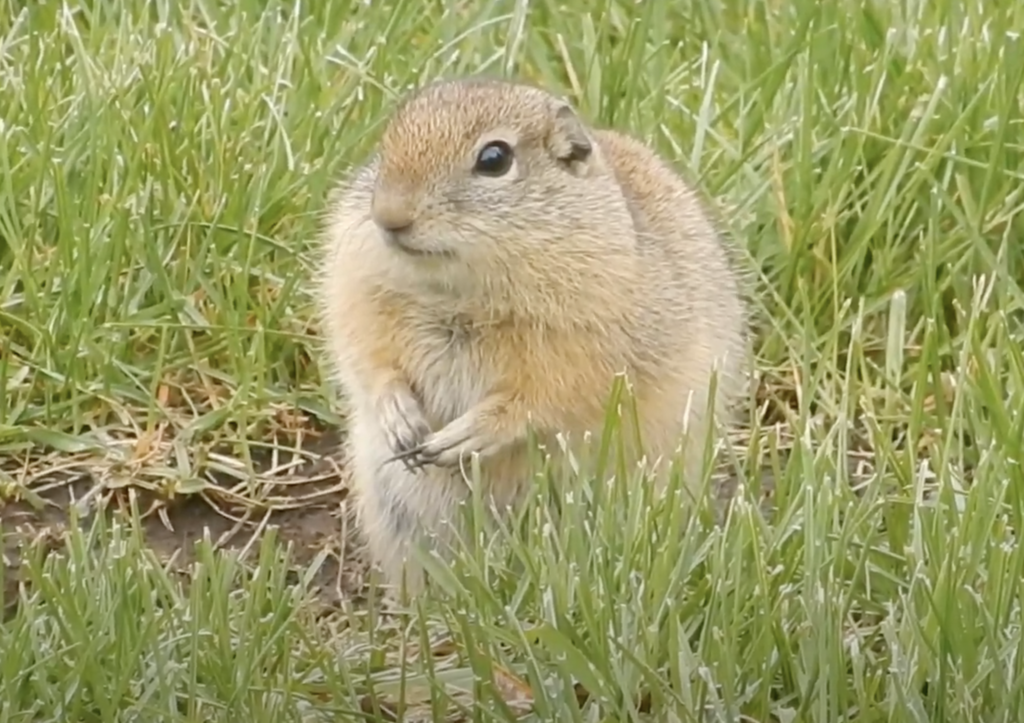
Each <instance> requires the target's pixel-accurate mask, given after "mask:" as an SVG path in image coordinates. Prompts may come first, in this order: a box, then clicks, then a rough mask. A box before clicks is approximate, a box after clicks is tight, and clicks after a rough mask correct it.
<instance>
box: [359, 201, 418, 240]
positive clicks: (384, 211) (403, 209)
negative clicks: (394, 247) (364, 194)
mask: <svg viewBox="0 0 1024 723" xmlns="http://www.w3.org/2000/svg"><path fill="white" fill-rule="evenodd" d="M370 212H371V214H372V215H373V222H374V223H376V224H377V225H378V226H380V227H381V228H382V229H384V230H385V231H389V232H391V233H398V232H400V231H404V230H405V229H407V228H409V227H410V226H412V222H413V220H414V219H413V212H412V208H411V204H410V203H409V202H408V201H407V200H406V199H404V198H401V197H399V196H395V195H392V194H384V193H378V194H375V195H374V197H373V203H372V205H371V209H370Z"/></svg>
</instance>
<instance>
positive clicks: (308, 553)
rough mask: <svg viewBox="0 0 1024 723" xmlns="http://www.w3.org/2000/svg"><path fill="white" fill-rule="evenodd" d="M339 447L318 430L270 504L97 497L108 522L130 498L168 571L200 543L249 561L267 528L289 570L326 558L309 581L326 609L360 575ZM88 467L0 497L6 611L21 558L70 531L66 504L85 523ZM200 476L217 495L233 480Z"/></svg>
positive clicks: (353, 588) (108, 492) (120, 493)
mask: <svg viewBox="0 0 1024 723" xmlns="http://www.w3.org/2000/svg"><path fill="white" fill-rule="evenodd" d="M338 442H339V438H338V435H337V434H332V433H325V434H322V435H320V436H319V437H318V438H316V439H315V440H314V441H312V442H311V443H309V444H307V445H306V446H305V448H304V449H303V450H302V458H303V461H302V462H301V463H299V464H296V465H292V466H290V467H289V470H288V475H287V479H286V480H283V481H282V483H281V484H279V485H277V486H275V489H274V490H273V494H274V498H273V503H272V504H270V505H263V506H260V505H239V504H237V501H235V502H236V503H234V504H231V503H230V502H231V495H230V494H228V495H225V496H224V497H221V499H218V497H220V495H218V494H216V492H217V487H216V486H212V487H211V488H210V489H207V490H206V491H205V492H204V493H203V494H182V495H178V496H176V498H175V499H174V500H172V501H167V500H166V499H161V498H160V497H159V496H158V495H156V494H154V493H153V492H150V491H147V490H145V489H140V488H131V491H130V492H129V488H127V487H123V488H113V489H110V488H107V489H105V490H104V493H105V494H104V497H105V498H106V499H107V500H108V503H107V505H106V506H105V508H106V509H107V510H108V512H107V514H108V515H109V514H115V515H119V516H120V517H121V519H126V518H127V513H128V511H129V509H130V508H131V504H129V500H133V501H134V506H135V509H137V510H140V512H142V511H145V512H143V513H142V514H141V517H142V533H143V536H144V539H145V540H146V542H147V544H148V545H149V546H150V547H151V548H152V550H153V551H154V552H155V553H156V555H157V556H158V558H159V559H161V560H162V561H164V562H165V563H166V564H167V565H168V566H169V567H170V568H171V569H175V570H184V569H185V568H187V567H188V566H189V564H190V562H191V561H192V560H193V559H194V545H195V543H196V542H197V541H199V540H201V539H203V538H204V537H205V538H206V539H209V540H210V541H212V542H214V543H215V544H216V546H217V547H218V548H220V549H230V550H244V551H245V553H246V554H247V555H254V554H256V551H258V547H259V546H258V542H259V540H260V538H261V537H262V535H264V534H266V531H267V530H269V529H272V528H276V533H277V536H278V541H279V543H284V544H289V543H290V545H291V560H292V562H293V564H294V565H295V566H296V567H305V566H307V565H308V564H309V563H310V562H311V561H312V560H313V559H314V558H315V557H316V556H317V555H318V554H320V553H321V552H323V551H326V552H327V558H326V560H325V561H324V563H323V564H322V565H321V566H320V568H319V570H318V573H317V575H316V578H315V580H314V584H315V586H316V592H317V595H318V598H319V600H320V602H321V603H322V604H323V605H325V606H327V607H328V608H333V607H336V606H337V605H338V604H339V603H340V602H341V601H342V600H345V599H350V600H351V599H358V598H361V597H362V596H363V593H364V591H365V582H364V580H365V573H366V569H367V566H366V564H365V561H364V560H363V558H362V556H361V554H360V549H359V545H358V540H357V538H356V535H355V533H354V525H353V522H352V518H351V513H350V512H349V510H348V507H347V505H346V488H345V484H344V479H343V478H342V477H343V472H342V470H341V469H340V467H339V465H338V464H337V450H338V448H339V444H338ZM253 464H254V467H255V468H256V469H257V471H258V472H260V473H263V472H266V471H267V470H268V469H270V467H271V460H270V459H265V460H254V462H253ZM88 469H89V466H88V465H85V464H83V465H80V466H77V467H74V468H73V470H74V471H73V472H71V473H68V472H67V470H64V474H63V475H61V474H60V473H59V472H54V474H53V477H52V478H51V479H47V478H45V477H44V478H43V479H39V478H38V477H37V478H36V479H35V480H34V481H33V484H32V485H31V486H30V487H28V488H27V489H28V490H29V491H30V494H28V495H26V494H22V496H21V499H18V500H16V501H13V502H11V501H6V502H5V501H4V500H3V499H2V498H0V531H2V546H0V552H2V555H3V560H2V562H3V565H4V571H3V581H4V590H3V598H2V599H3V600H4V604H5V607H9V606H11V605H13V604H15V603H16V601H17V598H18V590H19V587H20V584H21V575H20V567H21V560H22V559H23V558H24V557H25V555H26V554H28V553H29V551H30V550H33V549H38V547H39V546H41V547H42V551H43V554H49V553H50V552H53V551H56V550H59V549H60V548H61V546H62V544H63V543H62V540H63V537H64V533H65V532H66V531H67V530H68V527H69V525H70V524H72V519H71V515H70V514H69V511H70V510H71V508H72V506H75V507H77V508H78V509H83V508H84V509H83V513H82V514H81V515H80V516H79V517H80V521H79V524H80V525H88V524H89V522H90V520H91V519H92V515H93V514H95V510H96V505H95V504H94V503H95V501H96V499H97V498H98V497H99V495H97V494H96V492H97V489H100V488H101V487H102V485H101V484H100V483H99V482H98V478H102V477H103V475H102V474H96V473H89V472H88V471H87V470H88ZM209 477H210V478H211V479H212V480H213V481H214V482H220V483H221V484H222V489H224V490H230V488H231V485H232V484H235V485H237V484H238V480H237V478H236V479H227V478H224V479H217V477H218V475H217V474H215V473H211V474H209ZM211 493H212V494H211ZM89 500H91V501H92V502H91V503H90V502H89ZM225 500H228V502H227V503H226V502H225ZM289 506H290V507H291V508H290V509H289ZM268 507H273V508H275V509H268Z"/></svg>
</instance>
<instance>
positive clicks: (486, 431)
mask: <svg viewBox="0 0 1024 723" xmlns="http://www.w3.org/2000/svg"><path fill="white" fill-rule="evenodd" d="M329 208H330V212H329V216H328V219H327V222H326V228H325V233H324V240H325V256H324V263H323V267H322V273H321V277H320V286H319V305H320V312H321V314H322V320H323V328H324V334H325V337H326V344H327V348H328V352H329V356H330V357H331V362H332V364H333V367H334V371H335V373H336V377H337V380H338V382H340V386H341V387H342V391H343V394H344V396H345V397H346V398H347V402H348V406H347V411H348V414H349V416H348V421H349V428H348V435H347V444H348V455H349V463H350V464H352V465H353V470H352V472H353V480H354V481H353V486H354V489H353V492H354V498H355V501H356V508H357V512H358V517H359V520H360V522H361V527H362V529H363V531H364V533H365V536H366V540H367V543H368V546H369V552H370V553H371V555H372V557H373V558H374V559H375V560H376V561H377V562H378V563H380V565H381V567H382V569H383V571H384V573H385V577H386V578H387V579H388V580H389V581H391V582H398V580H399V579H400V576H401V574H402V572H403V571H405V572H406V573H408V574H409V579H408V580H407V583H408V584H410V585H412V586H413V587H416V586H418V585H420V584H421V583H422V578H421V577H418V576H420V575H422V573H421V572H420V571H418V570H416V569H415V568H414V566H413V565H409V566H408V567H406V565H405V563H404V560H405V558H406V555H407V553H408V549H409V546H410V545H411V544H414V543H417V542H421V541H422V538H423V533H424V532H431V533H435V534H436V533H440V532H442V531H443V528H444V527H445V525H446V524H447V523H448V521H450V520H451V519H453V518H452V517H451V516H452V513H453V512H454V511H455V510H456V508H457V506H458V502H459V500H460V499H463V498H464V497H465V496H466V495H467V493H468V486H467V484H466V481H465V479H464V478H463V477H462V475H463V474H464V470H465V468H466V465H460V461H461V460H462V459H463V455H465V454H466V453H474V452H475V453H478V456H479V463H480V469H481V471H482V474H483V477H484V479H485V480H486V484H487V485H488V486H489V487H488V489H489V490H490V491H491V493H492V494H493V495H494V498H495V499H496V501H497V502H498V503H502V502H505V503H508V502H513V501H514V500H515V498H516V497H517V496H518V494H519V493H520V491H521V490H522V485H523V484H525V483H526V481H527V480H526V477H527V464H528V456H527V454H526V452H527V442H526V440H527V434H528V429H529V428H531V425H532V429H533V430H534V432H535V438H536V439H538V440H540V441H542V442H543V440H545V439H548V440H553V438H554V436H555V435H557V434H562V435H563V438H565V435H568V439H569V440H570V441H571V443H579V441H580V440H581V439H582V437H583V436H584V435H585V434H586V433H591V434H592V435H596V436H599V435H600V433H601V429H602V425H603V423H604V420H605V415H606V408H607V407H606V401H607V399H608V394H609V392H610V391H611V389H612V385H613V380H614V379H615V377H616V375H623V374H624V375H625V376H626V378H628V379H629V381H630V384H631V388H632V393H633V395H634V399H635V402H636V407H637V410H638V414H639V420H640V425H641V428H640V431H641V434H642V442H643V445H644V451H645V453H646V458H647V459H648V460H653V459H657V458H663V459H664V458H667V457H670V456H672V455H673V454H674V453H675V452H676V451H677V450H679V448H680V445H681V443H682V440H683V438H684V434H683V432H684V426H686V425H688V428H689V430H690V432H691V436H690V437H689V439H691V440H693V439H699V441H700V443H701V444H703V441H704V432H705V430H706V428H707V424H708V420H707V419H706V416H707V415H706V414H705V410H706V408H707V402H708V391H709V384H710V382H711V379H712V369H713V368H714V369H717V374H718V381H717V389H718V393H717V395H716V400H715V403H716V406H717V407H718V408H719V409H721V410H724V409H726V408H727V407H728V405H729V403H730V402H731V401H733V400H734V399H735V398H736V397H737V395H738V392H739V390H740V388H741V387H740V380H741V378H742V372H743V365H744V359H745V347H746V331H745V314H744V304H743V302H742V300H741V289H740V285H739V283H738V276H737V275H736V274H735V273H734V271H733V270H732V267H731V264H730V259H729V254H728V252H727V249H726V247H725V246H724V244H723V240H722V239H721V237H720V236H719V234H718V233H717V232H716V229H715V228H714V226H713V224H712V223H711V221H710V220H709V217H708V215H707V213H706V211H705V210H704V209H703V208H702V205H701V203H700V201H699V199H698V197H697V196H696V195H695V193H694V191H693V190H692V189H691V188H690V187H688V186H687V185H686V184H685V183H684V182H683V181H682V180H681V178H680V177H679V176H677V174H676V173H675V172H673V171H672V170H671V169H670V168H669V166H668V165H666V164H665V163H664V162H663V161H662V160H661V159H660V158H659V157H658V156H656V155H655V154H654V153H653V152H652V151H651V150H649V149H648V148H647V147H646V146H645V145H643V144H642V143H640V142H639V141H637V140H634V139H632V138H629V137H627V136H625V135H623V134H620V133H618V132H615V131H611V130H598V129H595V128H592V127H590V126H589V125H587V124H586V123H585V122H583V121H582V120H581V118H580V116H579V115H578V114H577V113H576V111H575V110H574V109H573V108H572V107H571V106H570V105H569V104H568V103H567V102H566V101H564V100H562V99H560V98H557V97H555V96H554V95H552V94H550V93H548V92H546V91H544V90H541V89H539V88H536V87H532V86H528V85H525V84H520V83H512V82H506V81H500V80H490V79H477V78H471V79H459V80H446V81H440V82H436V83H433V84H430V85H427V86H425V87H423V88H421V89H419V90H418V91H415V92H413V93H411V94H410V95H409V96H407V97H406V98H405V99H403V100H402V101H401V103H400V104H399V105H398V107H397V109H396V110H395V111H394V114H393V115H392V117H391V118H390V120H389V122H388V123H387V125H386V127H385V128H384V131H383V135H382V137H381V138H380V141H379V145H378V148H377V151H376V153H375V154H374V155H373V157H372V158H371V159H370V160H369V161H368V162H367V163H366V164H365V165H363V166H361V167H359V168H358V169H356V170H355V171H354V172H353V173H352V174H351V175H350V176H349V177H348V179H347V180H346V181H344V182H343V183H342V184H341V185H340V186H339V187H338V188H337V189H336V191H335V192H334V194H333V197H332V199H331V201H330V203H329ZM687 415H689V416H688V421H687ZM547 446H548V448H549V449H554V448H555V446H556V445H555V444H554V443H549V444H548V445H547ZM467 456H468V455H467ZM396 457H401V459H396ZM690 458H691V460H696V457H695V455H694V454H691V455H690ZM696 461H697V462H699V460H696ZM687 467H688V468H689V469H693V462H692V461H691V463H690V464H688V465H687Z"/></svg>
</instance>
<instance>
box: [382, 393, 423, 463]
mask: <svg viewBox="0 0 1024 723" xmlns="http://www.w3.org/2000/svg"><path fill="white" fill-rule="evenodd" d="M377 413H378V414H379V415H380V423H381V426H382V427H383V429H384V436H385V438H386V439H387V442H388V446H389V447H390V448H391V451H392V452H394V453H395V456H394V457H392V458H391V459H392V460H395V459H404V457H403V455H406V454H408V453H409V452H410V451H411V450H414V449H416V448H417V447H419V446H420V444H421V443H422V442H423V441H424V440H425V438H426V437H427V436H428V435H429V434H430V425H429V424H428V423H427V420H426V417H424V416H423V410H422V409H421V408H420V405H419V402H417V401H416V398H415V397H414V396H413V394H412V392H411V391H409V390H407V389H395V390H392V391H390V393H388V394H385V395H384V396H383V397H381V399H380V401H379V402H378V404H377ZM406 467H408V468H410V469H412V465H411V464H410V463H408V462H406Z"/></svg>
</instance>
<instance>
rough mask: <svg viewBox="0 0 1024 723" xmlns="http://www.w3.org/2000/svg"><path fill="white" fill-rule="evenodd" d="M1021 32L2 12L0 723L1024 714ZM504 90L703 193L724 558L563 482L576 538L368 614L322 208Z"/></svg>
mask: <svg viewBox="0 0 1024 723" xmlns="http://www.w3.org/2000/svg"><path fill="white" fill-rule="evenodd" d="M587 8H592V10H591V11H590V12H591V14H590V15H589V16H588V15H585V14H584V13H585V12H586V11H587ZM1022 32H1024V4H1021V3H1016V2H1009V0H990V1H989V2H986V3H974V2H969V3H954V2H951V0H936V1H935V2H930V3H921V2H911V1H910V0H897V1H896V2H893V1H890V0H886V1H884V2H883V1H882V0H867V2H854V0H834V1H833V2H818V1H817V0H792V1H791V2H786V3H781V2H768V3H764V2H753V1H751V0H721V1H720V2H715V3H695V4H692V6H687V5H686V4H681V3H668V2H664V3H656V2H645V3H634V2H630V1H629V0H605V1H604V2H601V3H598V4H594V5H587V4H585V3H582V2H570V1H568V0H567V1H566V2H561V3H556V2H549V1H546V0H535V1H534V2H509V1H508V0H496V1H494V2H456V3H442V2H428V3H412V2H403V1H402V0H398V1H396V2H372V3H371V2H350V1H347V0H346V1H341V0H339V1H338V2H335V3H328V2H324V3H319V4H317V3H314V2H306V3H303V2H301V0H296V1H295V2H278V1H276V0H237V1H236V2H232V3H228V2H218V1H216V0H190V1H189V2H184V3H171V2H166V1H165V0H156V1H154V2H148V1H145V0H119V1H116V2H115V1H114V0H91V1H83V2H71V1H70V0H67V1H65V2H52V1H47V2H43V1H39V2H33V3H23V2H18V0H0V99H2V100H0V136H2V138H3V142H2V143H0V524H2V525H3V534H4V545H3V555H4V565H3V566H0V575H2V576H3V581H4V585H3V586H0V589H2V590H3V595H4V610H5V618H4V622H3V624H2V626H0V701H2V703H0V723H10V722H14V721H44V720H61V721H64V720H67V721H241V720H246V721H253V722H256V721H259V722H262V721H300V720H302V721H319V720H360V719H365V720H409V721H411V720H443V719H445V718H444V716H449V717H448V718H447V719H448V720H476V721H505V720H513V719H515V718H516V716H525V717H526V719H527V720H530V719H532V720H558V721H595V722H596V721H620V720H621V721H641V720H650V721H711V720H713V721H759V722H767V721H776V722H777V723H795V722H797V721H815V722H824V721H842V720H858V721H868V722H870V721H920V722H922V723H923V722H924V721H982V720H984V721H1018V720H1020V711H1021V710H1024V659H1022V656H1024V631H1022V613H1021V603H1022V599H1024V551H1022V548H1021V544H1020V540H1019V533H1018V531H1019V530H1021V529H1022V527H1024V470H1022V462H1024V413H1022V410H1024V321H1022V318H1024V291H1022V284H1024V245H1022V243H1021V239H1022V234H1024V216H1022V214H1021V209H1022V207H1024V190H1022V189H1024V162H1022V161H1024V145H1022V143H1021V138H1022V137H1024V120H1022V119H1024V108H1022V105H1024V88H1022V85H1021V78H1022V74H1024V39H1022ZM479 71H488V72H492V73H498V74H514V75H517V76H520V77H523V78H527V79H530V80H533V81H535V82H539V83H543V84H545V85H548V86H549V87H552V88H554V89H557V90H560V91H562V92H564V93H566V94H567V95H568V96H570V97H571V98H572V99H573V100H574V101H575V102H576V103H577V104H578V105H579V106H580V107H581V109H582V111H583V113H584V114H585V115H586V116H588V117H589V118H591V119H593V120H594V121H595V122H598V123H600V124H603V125H609V126H614V127H618V128H621V129H626V130H629V131H631V132H633V133H634V134H636V135H638V136H640V137H642V138H644V139H645V140H647V141H649V142H650V143H651V144H653V145H654V146H656V147H657V148H658V149H659V150H660V151H662V152H663V153H664V154H666V156H668V157H670V158H671V159H672V160H673V162H675V163H676V165H677V167H678V168H679V169H680V171H681V172H683V173H684V174H685V175H686V176H687V177H688V178H690V179H692V180H693V181H694V182H695V183H696V184H697V185H698V186H699V187H700V188H701V189H702V191H704V192H705V193H706V194H707V195H708V196H709V197H710V198H712V199H714V201H715V203H716V204H717V207H718V208H719V210H720V212H721V214H722V217H723V223H725V225H726V226H727V229H728V230H729V231H730V232H731V233H732V234H734V235H735V237H736V239H737V240H738V242H739V244H740V245H741V246H742V249H743V250H745V252H746V253H747V254H748V256H749V260H750V263H751V266H752V268H753V269H755V270H756V274H755V275H754V277H753V281H754V282H755V284H756V288H755V289H754V292H755V293H754V298H755V300H756V309H755V311H756V312H757V352H758V365H757V369H758V371H757V380H756V387H757V393H756V395H752V398H751V400H750V404H749V405H748V409H747V410H746V413H745V415H744V420H745V424H744V425H743V427H742V428H741V429H739V430H736V433H735V434H734V435H732V438H731V439H732V442H733V444H731V445H730V446H729V447H728V448H727V449H726V451H725V454H724V455H723V460H724V464H725V466H726V467H727V471H729V472H730V474H731V475H732V476H733V477H734V478H735V479H736V480H737V481H738V484H737V485H736V487H735V497H734V500H733V503H732V505H731V507H730V509H729V510H728V513H727V514H726V515H725V516H724V518H723V519H722V521H721V522H720V523H719V522H716V509H717V503H716V502H715V498H716V497H719V496H720V495H716V494H711V493H709V494H708V496H707V499H706V500H704V501H703V502H702V503H701V504H698V505H679V504H676V505H674V506H673V505H672V504H670V503H664V502H662V503H654V502H652V501H651V500H649V499H648V495H647V493H646V491H645V488H644V486H643V485H642V484H640V483H639V480H635V479H628V478H620V479H619V480H618V481H617V485H616V486H615V487H614V488H613V489H612V490H611V491H609V492H608V493H600V494H599V493H598V489H597V488H594V487H592V486H588V485H587V481H586V480H578V479H572V478H571V476H568V475H561V476H559V475H553V476H552V478H551V479H550V480H548V482H545V483H543V484H541V483H539V485H538V495H537V500H541V499H542V498H543V497H544V496H545V495H547V494H548V492H549V490H547V489H544V487H545V486H546V485H549V484H555V485H557V487H558V489H559V490H565V489H566V488H568V489H570V490H572V491H574V492H578V494H572V495H570V499H568V500H567V501H565V502H564V504H563V505H562V506H561V509H560V510H559V511H558V512H557V513H556V511H555V510H554V509H553V508H551V507H548V506H544V505H541V504H537V501H531V503H530V505H529V506H528V508H527V510H526V511H525V515H526V518H525V522H526V524H522V525H518V526H514V525H510V526H508V527H507V528H502V529H501V530H498V531H497V533H494V534H492V533H489V532H486V531H479V532H480V535H481V536H483V535H487V539H491V540H493V544H490V545H487V546H483V547H479V546H478V547H475V548H474V547H472V546H467V549H466V551H465V552H464V554H463V555H462V556H461V557H460V559H459V560H458V561H457V564H455V565H454V566H453V567H452V568H451V569H447V570H439V571H438V582H439V586H438V590H436V591H434V593H432V594H431V595H429V596H427V597H425V598H423V599H421V600H418V601H417V604H416V606H415V607H414V608H412V609H408V610H401V609H384V608H382V607H380V606H378V605H375V604H369V605H367V604H365V603H366V600H367V599H371V600H372V598H373V591H372V590H367V589H365V588H364V576H363V575H362V572H361V570H362V568H361V565H362V563H361V562H360V560H359V559H358V556H352V555H351V554H349V552H347V551H346V550H348V548H349V545H348V541H349V540H350V539H352V538H351V535H350V534H349V532H350V530H349V529H348V528H347V526H346V524H347V520H348V517H347V515H346V513H345V496H344V471H343V470H338V469H336V468H335V467H334V466H333V465H332V462H331V458H330V450H331V449H333V445H334V443H335V441H336V436H337V433H336V430H338V429H339V428H341V426H342V424H343V421H344V409H342V408H340V407H339V405H337V404H336V403H335V391H334V390H333V388H332V387H331V385H330V383H329V380H328V379H327V378H326V376H325V367H324V364H323V362H322V359H321V357H320V355H319V351H318V349H319V345H318V342H317V329H316V328H315V326H314V320H313V315H312V313H311V312H312V305H311V300H310V298H309V297H308V293H307V292H308V290H309V288H310V274H311V271H312V264H313V263H314V261H315V250H316V234H317V231H318V224H319V214H320V213H321V211H322V210H323V204H324V200H325V196H326V193H327V191H328V189H329V187H330V185H331V184H332V183H333V181H334V179H336V178H338V177H339V175H340V174H342V173H343V172H344V171H345V170H346V169H347V168H348V167H349V166H350V165H351V164H352V163H354V162H357V161H359V160H361V159H362V158H363V157H364V155H365V154H366V153H367V152H368V150H369V149H370V148H371V147H372V145H373V142H374V138H375V134H376V133H377V132H378V131H379V129H380V124H381V121H382V120H383V118H384V117H385V115H386V113H387V111H388V109H389V108H390V106H391V104H392V103H393V102H394V100H395V98H396V94H398V93H400V92H402V91H403V90H404V89H405V88H407V87H409V86H410V85H412V84H416V83H419V82H422V81H425V80H430V79H433V78H435V77H438V76H440V75H452V74H460V73H470V72H479ZM627 490H629V493H628V494H627ZM114 508H116V509H119V510H123V511H125V513H124V514H116V515H108V516H105V515H99V514H96V512H97V511H98V510H103V509H108V510H109V509H114ZM403 661H404V662H403Z"/></svg>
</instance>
